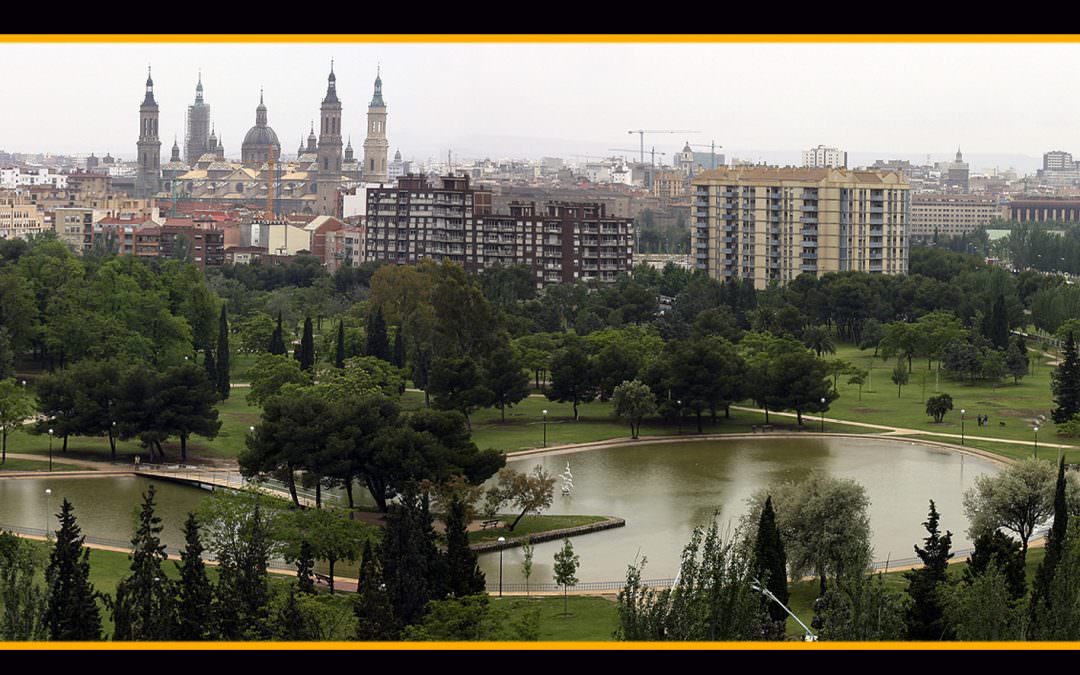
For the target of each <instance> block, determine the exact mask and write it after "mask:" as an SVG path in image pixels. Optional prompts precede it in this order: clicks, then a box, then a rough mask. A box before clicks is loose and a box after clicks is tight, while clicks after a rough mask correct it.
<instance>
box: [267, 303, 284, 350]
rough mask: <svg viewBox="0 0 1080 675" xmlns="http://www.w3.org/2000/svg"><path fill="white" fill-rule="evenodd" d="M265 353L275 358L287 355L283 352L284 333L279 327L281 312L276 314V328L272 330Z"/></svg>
mask: <svg viewBox="0 0 1080 675" xmlns="http://www.w3.org/2000/svg"><path fill="white" fill-rule="evenodd" d="M266 351H268V352H270V353H271V354H273V355H275V356H284V355H285V354H286V353H287V352H286V350H285V332H284V330H283V329H282V327H281V312H278V315H277V328H275V329H274V332H273V334H272V335H271V336H270V345H269V346H268V347H267V349H266Z"/></svg>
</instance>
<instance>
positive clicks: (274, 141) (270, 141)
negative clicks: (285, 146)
mask: <svg viewBox="0 0 1080 675" xmlns="http://www.w3.org/2000/svg"><path fill="white" fill-rule="evenodd" d="M244 145H263V146H265V145H277V146H280V145H281V143H279V142H278V137H277V134H276V133H274V130H273V129H271V128H270V127H260V126H258V125H255V126H253V127H251V128H250V129H248V132H247V135H246V136H244Z"/></svg>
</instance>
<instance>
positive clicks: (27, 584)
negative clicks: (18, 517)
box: [0, 532, 48, 641]
mask: <svg viewBox="0 0 1080 675" xmlns="http://www.w3.org/2000/svg"><path fill="white" fill-rule="evenodd" d="M40 558H41V554H40V553H39V551H38V550H37V549H36V548H35V547H34V545H33V544H31V543H30V542H28V541H26V540H24V539H20V538H19V537H16V536H15V535H13V534H11V533H9V532H0V640H8V641H31V640H44V639H45V638H46V637H47V636H48V627H47V626H46V623H45V611H46V598H45V593H44V591H43V590H42V588H41V586H40V584H38V583H37V579H36V577H37V576H38V575H39V574H40V573H41V562H40Z"/></svg>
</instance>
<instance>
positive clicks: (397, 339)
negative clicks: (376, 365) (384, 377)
mask: <svg viewBox="0 0 1080 675" xmlns="http://www.w3.org/2000/svg"><path fill="white" fill-rule="evenodd" d="M393 364H394V365H395V366H397V367H398V368H404V367H405V331H404V329H403V328H402V327H401V326H398V327H397V330H395V331H394V360H393Z"/></svg>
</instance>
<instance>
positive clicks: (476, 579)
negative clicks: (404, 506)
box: [446, 499, 484, 598]
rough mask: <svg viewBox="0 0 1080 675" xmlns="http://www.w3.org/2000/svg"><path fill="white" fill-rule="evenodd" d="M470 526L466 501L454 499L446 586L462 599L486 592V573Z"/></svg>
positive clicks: (449, 517)
mask: <svg viewBox="0 0 1080 675" xmlns="http://www.w3.org/2000/svg"><path fill="white" fill-rule="evenodd" d="M467 527H468V523H467V522H466V520H465V503H464V502H463V501H462V500H461V499H454V500H453V501H451V502H450V505H449V508H448V509H447V512H446V587H447V590H448V591H449V592H450V593H451V594H452V595H456V596H457V597H459V598H463V597H465V596H467V595H476V594H477V593H483V592H484V573H483V572H481V571H480V566H479V565H478V564H477V562H476V560H477V558H476V552H475V551H473V550H472V549H470V548H469V534H468V532H467V531H466V528H467Z"/></svg>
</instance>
